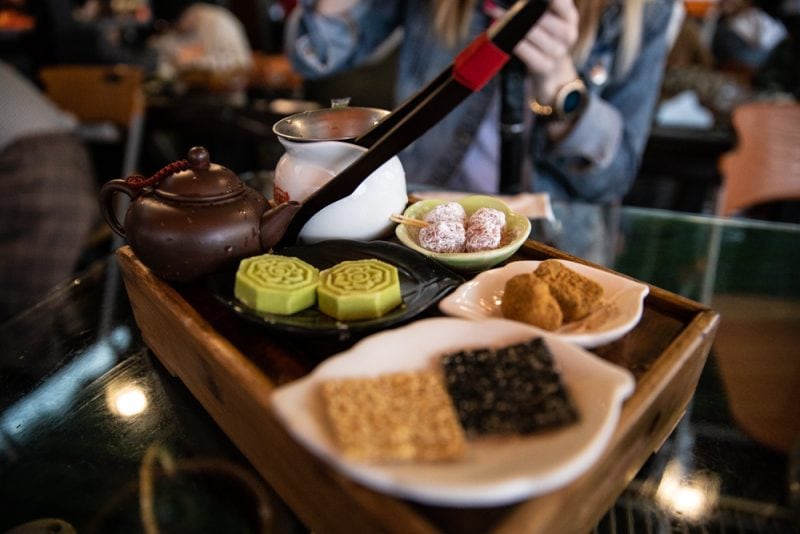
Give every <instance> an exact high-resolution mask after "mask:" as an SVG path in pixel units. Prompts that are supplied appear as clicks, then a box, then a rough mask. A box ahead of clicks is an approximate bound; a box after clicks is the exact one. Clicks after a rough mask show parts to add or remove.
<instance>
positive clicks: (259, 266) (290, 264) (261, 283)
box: [233, 254, 319, 315]
mask: <svg viewBox="0 0 800 534" xmlns="http://www.w3.org/2000/svg"><path fill="white" fill-rule="evenodd" d="M318 283H319V269H317V268H316V267H314V266H313V265H309V264H308V263H306V262H304V261H303V260H301V259H299V258H291V257H288V256H280V255H277V254H262V255H261V256H253V257H250V258H245V259H243V260H242V261H241V262H239V269H238V270H237V271H236V283H235V284H234V289H233V293H234V296H235V297H236V298H237V299H239V300H241V301H242V302H243V303H245V304H246V305H248V306H250V307H251V308H253V309H255V310H257V311H260V312H266V313H274V314H279V315H291V314H293V313H297V312H299V311H301V310H304V309H306V308H309V307H311V306H313V305H314V303H315V302H316V300H317V284H318Z"/></svg>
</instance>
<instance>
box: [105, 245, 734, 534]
mask: <svg viewBox="0 0 800 534" xmlns="http://www.w3.org/2000/svg"><path fill="white" fill-rule="evenodd" d="M117 258H118V261H119V264H120V266H121V268H122V273H123V278H124V281H125V285H126V289H127V291H128V295H129V297H130V301H131V304H132V307H133V312H134V316H135V318H136V321H137V323H138V325H139V327H140V328H141V330H142V334H143V337H144V340H145V342H146V343H147V345H148V346H149V347H150V348H151V349H152V350H153V352H154V353H155V354H156V356H157V357H158V358H159V359H160V360H161V362H162V363H163V364H164V366H165V367H166V368H167V369H168V370H169V371H170V372H171V373H172V374H174V375H175V376H177V377H179V378H180V379H181V380H182V381H183V382H184V383H185V384H186V386H187V387H188V388H189V390H190V391H191V392H192V393H193V394H194V396H195V397H196V398H197V399H198V400H199V402H200V403H201V404H202V405H203V406H204V407H205V409H206V410H207V411H208V412H209V413H210V414H211V416H212V417H213V418H214V419H215V421H216V422H217V424H219V426H220V427H221V428H222V430H223V431H224V432H225V433H226V434H227V435H228V436H229V437H230V438H231V440H233V442H234V443H236V445H237V446H238V447H239V449H240V450H241V451H242V452H243V453H244V454H245V455H246V456H247V458H248V459H249V460H250V462H251V463H252V464H253V466H254V467H255V468H256V469H257V470H258V472H259V473H261V475H262V476H263V477H264V479H266V481H267V482H268V483H269V484H270V485H271V486H272V487H273V488H274V489H275V490H276V491H277V492H278V493H279V494H280V496H281V497H282V498H283V499H284V500H285V501H286V503H287V504H288V505H289V506H290V507H291V508H292V509H293V510H294V511H295V513H296V514H297V515H298V516H299V517H300V518H301V519H302V520H303V521H304V522H305V523H306V525H307V526H308V527H309V528H310V529H312V530H314V531H317V532H348V533H350V532H378V531H380V532H398V533H400V532H402V533H404V534H407V533H412V532H459V533H462V532H509V533H517V532H523V531H524V532H543V533H552V532H581V533H583V532H588V531H589V530H590V529H591V528H592V527H593V526H594V525H595V524H596V523H597V522H598V521H599V520H600V518H601V517H602V516H603V514H604V513H605V512H606V511H607V510H608V509H609V508H610V507H611V506H612V505H613V503H614V501H615V500H616V498H617V497H618V496H619V495H620V493H622V491H623V490H624V489H625V487H626V485H627V484H628V483H629V482H630V481H631V479H632V478H633V477H634V476H635V474H636V473H637V471H638V470H639V469H640V468H641V467H642V465H643V464H644V462H645V461H646V460H647V458H648V457H649V456H650V454H651V453H652V452H653V451H654V450H656V449H658V447H659V446H660V445H661V444H662V442H663V441H664V440H665V439H666V438H667V436H668V435H669V434H670V433H671V432H672V430H673V429H674V427H675V425H676V424H677V423H678V421H679V420H680V418H681V417H682V415H683V413H684V410H685V408H686V406H687V404H688V402H689V400H690V398H691V397H692V395H693V393H694V391H695V388H696V387H697V382H698V380H699V378H700V373H701V371H702V369H703V366H704V364H705V361H706V358H707V356H708V352H709V349H710V347H711V343H712V341H713V338H714V335H715V333H716V329H717V325H718V322H719V316H718V314H717V313H716V312H714V311H713V310H710V309H708V308H706V307H704V306H702V305H700V304H698V303H696V302H694V301H691V300H688V299H685V298H683V297H680V296H678V295H675V294H673V293H670V292H668V291H665V290H663V289H659V288H657V287H652V286H651V287H650V294H649V296H648V297H647V298H646V300H645V310H644V314H643V316H642V320H641V322H640V323H639V325H637V327H636V328H635V329H634V330H632V331H631V332H630V333H629V334H627V335H626V336H625V337H623V338H622V339H620V340H618V341H616V342H614V343H611V344H608V345H605V346H603V347H599V348H598V349H595V350H594V352H595V353H596V354H599V355H600V356H601V357H604V358H606V359H607V360H609V361H612V362H614V363H616V364H619V365H622V366H624V367H626V368H628V369H630V370H631V372H632V373H633V374H634V376H635V377H636V390H635V392H634V394H633V395H632V396H631V397H630V398H629V399H628V400H627V401H626V402H625V404H624V405H623V410H622V414H621V418H620V421H619V424H618V427H617V429H616V431H615V433H614V435H613V437H612V439H611V442H610V444H609V446H608V448H607V449H606V452H605V453H604V454H603V455H602V457H601V458H600V459H599V460H598V461H597V462H596V464H595V465H594V466H593V467H591V468H590V469H589V470H588V471H587V472H586V473H585V474H584V475H583V476H581V477H580V478H578V479H577V480H576V481H574V482H573V483H571V484H569V485H568V486H566V487H564V488H562V489H560V490H557V491H555V492H552V493H549V494H546V495H543V496H539V497H536V498H534V499H530V500H528V501H525V502H521V503H517V504H513V505H508V506H501V507H492V508H479V509H474V508H473V509H457V508H450V507H436V506H428V505H421V504H417V503H414V502H410V501H405V500H401V499H397V498H394V497H391V496H388V495H385V494H381V493H378V492H375V491H372V490H370V489H368V488H366V487H364V486H361V485H360V484H358V483H356V482H354V481H352V480H350V479H348V478H346V477H345V476H344V475H341V474H339V473H338V472H337V471H335V470H333V469H332V468H331V467H329V466H328V465H327V464H325V463H323V462H322V461H320V460H318V459H317V458H316V457H315V456H313V455H312V454H311V453H309V452H308V451H307V450H305V449H304V448H303V447H302V446H300V445H299V444H298V443H297V442H295V441H294V439H293V438H292V437H291V436H290V435H289V434H288V433H287V432H286V431H285V430H284V428H283V427H282V426H281V424H280V423H279V422H278V421H277V420H276V419H275V417H274V415H273V414H272V411H271V408H270V395H271V393H272V391H273V389H274V388H275V387H277V386H279V385H281V384H284V383H287V382H289V381H292V380H295V379H297V378H298V377H301V376H304V375H305V374H306V373H308V372H309V371H310V370H311V369H313V367H314V366H315V365H316V364H317V363H318V362H320V361H321V360H322V359H324V358H325V357H327V356H329V355H330V354H331V353H333V352H337V351H338V350H339V349H340V347H325V346H316V347H315V346H313V345H309V344H307V343H304V341H303V340H302V339H297V338H294V339H292V338H288V337H287V338H283V339H281V338H280V336H277V335H275V334H272V333H268V332H266V331H265V330H264V329H262V328H259V327H257V326H255V325H250V324H247V323H246V321H243V320H242V319H240V318H238V317H236V316H235V315H234V314H233V312H231V311H229V310H228V309H227V308H225V307H224V306H222V305H221V304H219V303H218V302H217V301H216V300H215V299H214V298H213V296H212V295H210V292H209V291H208V290H206V289H205V288H202V287H196V286H178V285H174V284H168V283H165V282H164V281H162V280H161V279H159V278H158V277H156V276H155V275H153V274H152V273H151V272H150V271H149V269H148V268H147V267H145V266H144V265H143V264H142V263H141V262H139V260H138V259H137V258H136V256H135V255H134V254H133V252H132V251H131V250H130V248H129V247H127V246H125V247H122V248H120V249H118V251H117ZM547 258H564V259H569V260H572V261H578V262H581V263H586V264H589V265H592V264H590V263H588V262H586V261H583V260H581V259H579V258H576V257H573V256H569V255H567V254H564V253H563V252H560V251H558V250H556V249H553V248H551V247H547V246H545V245H542V244H539V243H536V242H533V241H529V242H528V243H526V244H525V245H524V246H523V247H522V249H520V251H519V252H518V253H517V254H516V256H515V257H514V258H513V259H530V260H543V259H547ZM593 266H594V267H598V266H597V265H593ZM598 268H602V267H598ZM430 313H431V314H432V315H434V314H437V313H438V312H436V311H435V307H434V309H433V310H432V311H431V312H430Z"/></svg>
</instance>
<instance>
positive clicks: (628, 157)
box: [537, 0, 673, 201]
mask: <svg viewBox="0 0 800 534" xmlns="http://www.w3.org/2000/svg"><path fill="white" fill-rule="evenodd" d="M672 7H673V2H672V1H671V0H658V1H655V0H654V1H652V2H648V3H647V7H646V19H645V29H644V34H643V37H642V44H641V51H640V55H639V57H638V58H637V60H636V61H635V62H634V64H633V66H632V67H631V69H630V71H629V73H628V74H627V75H626V76H625V77H624V78H622V79H618V80H614V81H612V82H611V83H610V84H609V85H608V86H606V87H604V88H603V89H602V90H601V91H600V92H599V93H593V92H592V91H591V89H590V91H589V95H588V96H589V98H588V104H587V106H586V107H585V108H584V110H583V112H582V113H581V114H580V116H579V118H578V119H577V120H576V122H575V123H574V124H573V125H571V127H570V129H569V131H568V132H566V134H565V135H564V136H563V137H562V138H560V139H558V140H557V141H553V140H552V135H551V133H550V132H546V133H544V134H542V133H541V132H540V133H539V135H546V141H545V142H544V143H542V144H544V145H545V150H544V157H543V159H542V160H541V161H539V162H537V163H538V165H537V172H538V173H540V174H542V173H544V174H550V175H552V176H553V177H554V178H555V179H557V180H560V181H561V182H562V183H563V184H565V185H566V188H567V189H568V190H569V191H570V193H571V195H572V196H573V197H577V198H579V199H582V200H587V201H608V200H618V199H620V198H622V196H624V195H625V193H627V191H628V190H629V189H630V186H631V184H632V183H633V180H634V179H635V177H636V173H637V172H638V169H639V164H640V162H641V156H642V153H643V151H644V146H645V143H646V141H647V137H648V135H649V132H650V126H651V121H652V116H653V110H654V108H655V105H656V102H657V100H658V96H659V93H660V87H661V80H662V75H663V66H664V61H665V59H666V55H667V53H668V50H667V48H668V43H667V40H666V31H667V27H668V24H667V22H668V20H669V17H670V15H671V12H672Z"/></svg>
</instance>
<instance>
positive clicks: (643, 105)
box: [286, 0, 674, 202]
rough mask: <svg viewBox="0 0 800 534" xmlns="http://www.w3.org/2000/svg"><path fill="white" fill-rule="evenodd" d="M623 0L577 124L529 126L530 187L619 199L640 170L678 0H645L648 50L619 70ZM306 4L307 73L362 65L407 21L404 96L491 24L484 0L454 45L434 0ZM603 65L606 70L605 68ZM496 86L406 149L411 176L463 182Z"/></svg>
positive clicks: (590, 65) (295, 44)
mask: <svg viewBox="0 0 800 534" xmlns="http://www.w3.org/2000/svg"><path fill="white" fill-rule="evenodd" d="M623 1H624V0H611V2H610V4H609V7H608V8H607V9H606V11H605V12H604V14H603V16H602V20H601V23H600V27H599V29H598V32H597V39H596V42H595V44H594V46H593V48H592V50H591V52H590V54H589V57H588V59H587V60H586V62H585V63H584V64H583V65H578V72H579V75H580V76H581V77H582V78H583V80H584V81H585V82H586V85H587V88H588V90H589V99H588V104H587V106H586V108H585V109H584V111H583V113H582V114H581V116H580V117H579V118H578V119H577V122H576V123H575V125H574V126H573V128H572V129H571V131H570V132H569V133H568V134H567V135H566V136H565V137H563V138H562V139H560V140H559V141H558V142H552V141H550V140H549V139H548V137H547V135H546V131H545V130H546V129H545V128H541V127H540V128H537V127H536V124H535V123H534V124H533V126H532V129H531V131H530V135H529V136H528V139H529V143H530V147H529V148H530V152H529V154H530V159H531V162H532V164H533V172H534V178H533V180H532V181H531V184H532V185H531V188H532V189H533V190H535V191H546V192H549V193H550V195H551V196H552V197H553V198H554V199H572V200H582V201H589V202H606V201H617V200H619V199H621V198H622V196H623V195H624V194H625V193H626V192H627V191H628V189H629V188H630V186H631V184H632V183H633V180H634V178H635V176H636V174H637V172H638V168H639V163H640V160H641V155H642V152H643V150H644V145H645V142H646V140H647V136H648V134H649V130H650V125H651V119H652V114H653V110H654V107H655V104H656V101H657V98H658V94H659V90H660V86H661V79H662V73H663V65H664V61H665V58H666V54H667V51H668V43H667V39H666V33H667V27H668V22H669V19H670V16H671V14H672V10H673V4H674V0H646V7H645V24H644V33H643V36H642V45H641V51H640V54H639V56H638V58H637V59H636V61H635V62H634V64H633V66H632V68H631V69H630V70H629V72H628V73H627V74H625V75H624V76H623V77H616V76H615V75H614V73H615V68H616V63H615V62H616V51H617V47H618V42H619V38H620V31H621V28H620V21H621V18H622V2H623ZM300 4H301V5H300V9H298V10H296V11H295V13H294V14H293V17H292V20H291V21H290V23H289V24H288V26H287V34H286V50H287V53H288V55H289V57H290V58H291V60H292V63H293V65H294V66H295V68H296V70H297V71H298V72H299V73H300V74H301V75H302V76H304V77H307V78H309V79H311V78H320V77H324V76H326V75H330V74H333V73H338V72H342V71H345V70H348V69H351V68H353V67H356V66H358V65H360V64H361V63H363V62H364V61H365V60H367V59H368V58H369V57H370V55H371V54H372V53H373V51H374V50H375V49H376V48H377V47H378V46H379V45H380V44H381V43H383V42H384V41H385V39H386V38H387V37H388V36H389V35H390V34H391V33H392V32H393V31H394V30H395V29H397V28H398V27H402V28H403V31H404V32H405V34H404V38H403V40H402V44H401V45H400V46H401V48H400V51H399V60H398V61H399V65H398V69H399V71H398V77H397V86H396V90H395V98H396V99H397V100H398V101H399V102H402V101H404V100H405V99H407V98H408V97H410V96H412V95H413V94H414V93H415V92H416V91H418V90H419V89H420V88H421V87H423V86H424V85H425V84H426V83H428V81H430V80H431V79H432V78H434V77H435V76H436V75H438V74H439V73H440V72H442V70H443V69H445V68H447V66H448V65H449V64H450V63H451V62H452V60H453V58H454V57H455V55H457V54H458V52H460V51H461V50H462V49H463V47H464V46H465V45H466V44H467V43H468V42H469V41H470V40H471V39H472V38H474V36H476V35H477V34H479V33H480V32H481V31H483V30H484V29H485V28H486V27H487V25H488V24H489V20H488V19H487V17H486V16H485V15H484V14H483V12H482V11H481V9H480V7H478V8H477V9H476V16H474V17H472V22H471V28H470V32H469V36H468V38H467V39H466V40H465V41H464V42H461V43H458V44H457V45H456V46H454V47H452V48H447V47H445V46H444V45H443V43H442V42H441V41H440V40H439V39H437V38H436V37H435V36H434V32H433V30H432V29H431V27H430V20H431V19H432V17H431V16H430V9H431V2H430V1H427V0H408V1H406V2H398V1H387V0H363V1H361V2H359V3H358V4H356V6H355V7H354V8H353V9H352V10H350V12H348V13H346V14H344V15H342V16H337V17H323V16H321V15H319V14H317V13H315V12H314V10H313V9H312V8H311V7H310V5H312V4H313V1H310V0H308V1H301V3H300ZM478 4H480V2H478ZM598 71H600V72H605V73H608V76H605V77H604V76H597V72H598ZM598 78H606V79H605V80H603V79H598ZM497 87H498V83H497V78H495V79H493V80H492V81H490V82H489V83H488V84H487V85H486V86H485V87H484V88H483V89H482V90H481V91H479V92H476V93H474V94H472V95H470V96H469V97H467V99H466V100H465V101H463V102H462V103H461V104H460V105H459V106H458V107H456V108H455V109H454V110H452V111H451V112H450V113H449V114H448V115H447V116H446V117H445V118H444V119H443V120H442V121H440V122H439V123H438V124H436V125H435V126H434V127H433V128H431V129H430V130H429V131H428V132H427V133H426V134H424V135H423V136H421V137H420V138H419V139H417V140H416V141H415V142H414V143H412V145H411V146H410V147H408V148H407V149H406V150H404V151H403V153H402V154H400V157H401V160H402V161H403V165H404V167H405V169H406V174H407V176H408V177H409V181H410V182H413V183H423V184H427V185H430V186H434V187H447V188H452V189H464V187H463V186H464V184H463V183H459V181H458V175H459V173H458V169H459V166H460V164H461V161H462V159H463V158H464V155H465V154H466V152H467V150H468V149H469V147H470V145H471V144H472V142H473V140H474V138H475V134H476V131H477V130H478V127H479V125H480V124H481V122H482V121H483V120H484V118H485V116H486V113H487V110H489V109H491V108H492V105H491V104H492V97H493V94H494V93H495V92H496V91H497Z"/></svg>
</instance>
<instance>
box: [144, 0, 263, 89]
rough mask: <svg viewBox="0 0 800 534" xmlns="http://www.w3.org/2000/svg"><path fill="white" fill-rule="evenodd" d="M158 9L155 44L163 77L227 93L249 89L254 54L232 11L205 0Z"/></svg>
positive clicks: (160, 74)
mask: <svg viewBox="0 0 800 534" xmlns="http://www.w3.org/2000/svg"><path fill="white" fill-rule="evenodd" d="M155 9H156V11H155V14H156V15H157V16H158V20H157V21H156V29H157V31H158V34H157V35H156V36H154V37H153V38H152V39H151V41H150V45H151V46H152V47H153V48H154V49H155V50H156V51H157V53H158V56H159V61H158V70H157V74H158V75H159V77H161V78H162V79H165V80H180V81H181V82H183V83H185V84H186V85H188V86H189V87H190V88H201V89H210V90H214V91H222V92H225V91H232V90H241V89H244V88H245V87H246V85H247V82H248V78H249V75H250V70H251V69H252V66H253V56H252V50H251V48H250V43H249V41H248V39H247V34H246V32H245V29H244V25H243V24H242V22H241V21H240V20H239V19H237V18H236V16H235V15H234V14H233V13H232V12H231V11H229V10H228V9H227V8H225V7H222V6H219V5H215V4H211V3H205V2H197V3H191V4H186V3H185V2H177V3H171V4H169V6H166V5H165V6H161V7H156V8H155Z"/></svg>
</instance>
